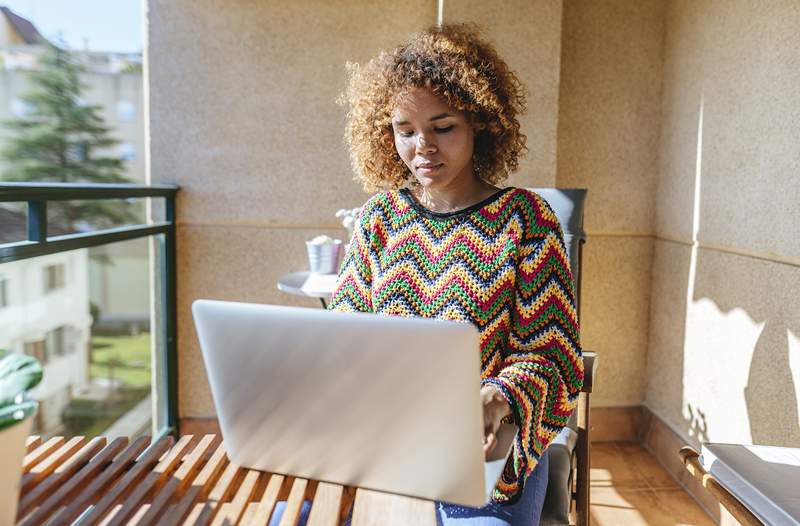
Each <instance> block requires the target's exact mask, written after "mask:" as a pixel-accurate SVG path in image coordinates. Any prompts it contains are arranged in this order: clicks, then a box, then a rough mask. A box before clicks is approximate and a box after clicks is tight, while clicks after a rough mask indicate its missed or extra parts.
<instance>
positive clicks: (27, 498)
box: [17, 437, 106, 517]
mask: <svg viewBox="0 0 800 526" xmlns="http://www.w3.org/2000/svg"><path fill="white" fill-rule="evenodd" d="M105 445H106V439H105V437H95V438H93V439H91V440H90V441H89V443H88V444H86V445H85V446H84V447H83V449H81V450H80V451H79V452H78V453H76V454H75V455H74V456H73V457H72V458H70V459H69V460H67V461H66V462H64V463H63V464H61V465H60V466H58V467H57V468H55V471H53V475H52V476H50V477H48V478H47V479H46V480H44V481H42V483H41V484H39V485H38V486H36V487H35V488H33V489H32V490H31V491H30V492H29V493H28V494H27V495H24V496H23V497H22V499H21V500H20V502H19V506H18V508H17V516H18V517H24V516H25V515H27V514H28V513H29V512H30V511H31V509H33V507H34V506H38V505H39V504H40V503H41V502H42V501H44V500H45V499H46V498H47V497H48V496H49V495H52V494H53V492H55V491H56V489H58V488H59V487H61V486H62V485H63V484H65V483H66V482H67V481H68V480H69V479H70V477H72V476H73V475H74V474H75V473H76V472H77V471H78V470H79V469H81V468H82V467H83V466H85V465H86V464H88V463H89V461H90V460H91V459H92V458H93V457H94V456H95V455H96V454H97V452H98V451H100V450H101V449H103V447H104V446H105ZM48 460H49V459H48ZM44 464H45V463H44V462H43V463H41V464H39V465H38V466H36V468H34V469H39V468H41V467H43V466H44ZM32 473H33V472H31V473H28V475H31V474H32Z"/></svg>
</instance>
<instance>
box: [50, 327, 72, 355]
mask: <svg viewBox="0 0 800 526" xmlns="http://www.w3.org/2000/svg"><path fill="white" fill-rule="evenodd" d="M45 342H46V344H45V354H46V355H47V359H48V361H49V360H52V359H53V358H55V357H56V356H64V355H65V354H67V345H66V343H67V342H66V338H65V337H64V327H57V328H55V329H53V330H52V331H48V332H47V335H46V336H45Z"/></svg>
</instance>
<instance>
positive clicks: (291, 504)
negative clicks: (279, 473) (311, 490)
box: [278, 478, 308, 526]
mask: <svg viewBox="0 0 800 526" xmlns="http://www.w3.org/2000/svg"><path fill="white" fill-rule="evenodd" d="M307 487H308V481H307V480H306V479H301V478H296V479H294V483H293V484H292V491H291V492H290V493H289V498H288V499H287V500H286V508H284V510H283V516H281V522H280V524H279V525H278V526H296V525H297V521H298V520H299V519H300V508H302V507H303V497H305V494H306V488H307Z"/></svg>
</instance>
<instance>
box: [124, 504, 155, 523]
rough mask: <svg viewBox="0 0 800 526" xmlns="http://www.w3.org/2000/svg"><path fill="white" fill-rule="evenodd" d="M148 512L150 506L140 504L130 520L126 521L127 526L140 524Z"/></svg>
mask: <svg viewBox="0 0 800 526" xmlns="http://www.w3.org/2000/svg"><path fill="white" fill-rule="evenodd" d="M149 510H150V504H142V505H141V506H139V509H137V510H136V513H134V514H133V516H132V517H131V520H130V521H128V526H133V525H136V524H142V518H143V517H144V516H145V515H146V514H147V512H148V511H149Z"/></svg>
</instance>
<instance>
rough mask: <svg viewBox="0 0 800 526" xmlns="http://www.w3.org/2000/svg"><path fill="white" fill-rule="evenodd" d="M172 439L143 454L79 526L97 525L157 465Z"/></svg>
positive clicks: (151, 447) (85, 516)
mask: <svg viewBox="0 0 800 526" xmlns="http://www.w3.org/2000/svg"><path fill="white" fill-rule="evenodd" d="M172 442H173V440H172V437H164V438H162V439H161V440H159V441H158V442H156V443H154V444H151V446H150V447H149V448H148V449H147V451H145V452H144V454H143V455H142V457H141V458H140V459H138V460H137V461H136V464H135V465H134V466H133V468H132V469H131V470H130V471H128V472H127V473H125V474H124V475H123V476H122V478H120V479H119V480H118V481H117V482H116V483H115V484H114V486H113V487H112V488H111V489H110V490H109V491H108V492H107V493H106V494H105V495H103V497H102V498H101V499H100V501H99V502H98V503H97V504H95V505H94V507H93V508H92V510H91V511H90V512H89V513H87V514H86V515H84V516H83V517H82V518H81V525H82V526H83V525H91V524H97V523H98V522H100V520H101V519H102V518H103V516H104V515H106V513H108V512H109V511H111V509H112V508H113V507H114V505H115V504H117V503H118V502H119V501H120V500H122V498H123V497H124V496H125V495H127V494H128V492H130V491H131V490H132V489H133V488H134V487H135V486H136V484H137V483H138V482H139V481H140V480H142V479H143V478H144V477H145V476H146V475H147V473H149V472H150V470H152V469H153V467H154V466H155V465H156V463H158V459H159V457H161V456H162V455H163V454H164V453H166V452H167V451H168V450H169V448H170V446H171V445H172Z"/></svg>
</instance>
